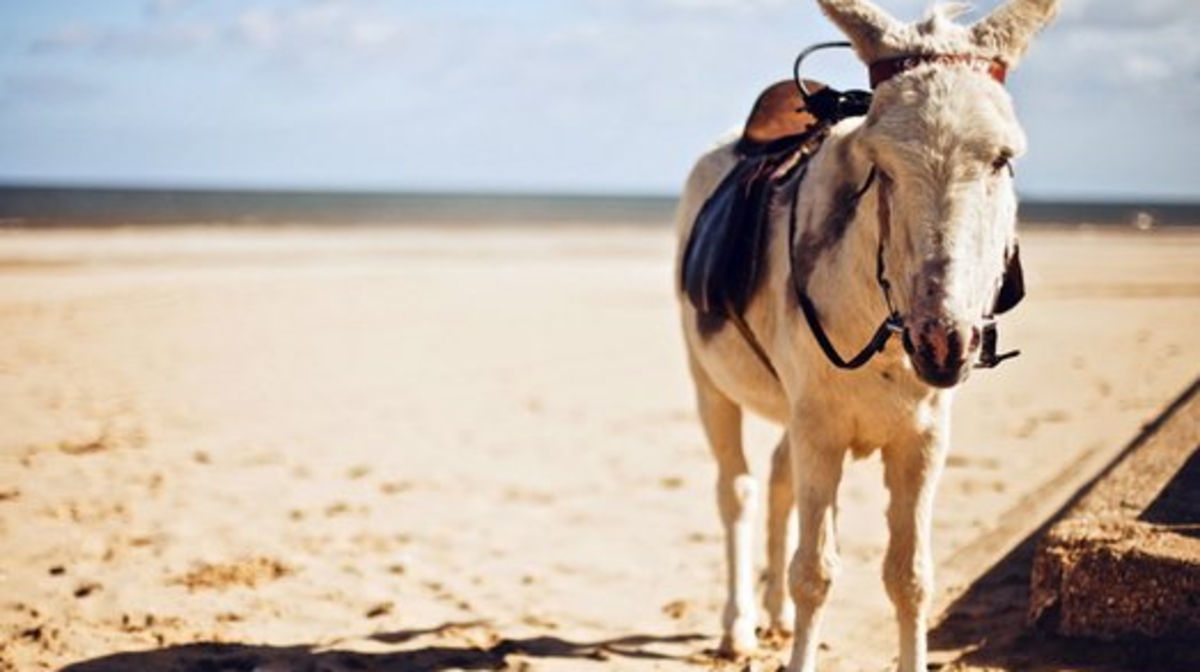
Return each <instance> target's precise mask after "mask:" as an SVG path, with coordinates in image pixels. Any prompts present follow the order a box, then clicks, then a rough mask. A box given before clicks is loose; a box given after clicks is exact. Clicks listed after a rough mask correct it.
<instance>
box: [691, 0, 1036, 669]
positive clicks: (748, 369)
mask: <svg viewBox="0 0 1200 672" xmlns="http://www.w3.org/2000/svg"><path fill="white" fill-rule="evenodd" d="M818 3H819V5H820V6H821V8H822V10H823V11H824V13H825V14H826V15H827V16H828V17H829V18H830V19H831V20H832V21H833V23H834V24H836V25H837V26H838V28H839V29H841V31H842V32H844V33H845V34H846V36H847V37H848V38H849V40H850V43H851V45H852V46H853V48H854V51H855V53H856V54H857V55H858V57H859V58H860V59H861V60H862V61H863V62H864V63H865V64H866V65H868V66H870V67H871V72H872V80H873V82H872V84H873V87H874V94H873V98H872V99H871V101H870V106H869V109H868V110H867V111H866V114H865V116H856V117H850V118H846V119H842V120H839V121H837V123H834V124H830V125H829V126H828V127H827V128H826V129H825V132H824V134H823V138H822V140H821V142H820V143H819V145H817V146H815V147H814V149H813V151H812V152H811V156H810V157H809V158H808V159H807V163H806V165H805V166H804V167H803V169H802V170H801V171H800V173H801V175H800V176H797V177H793V178H789V179H792V180H796V181H798V182H797V183H796V186H795V188H794V189H787V188H784V189H779V190H778V191H777V192H776V194H775V196H774V197H772V198H770V199H768V204H767V205H766V206H764V207H766V214H765V215H764V217H765V220H766V224H765V229H763V230H764V231H765V233H764V234H763V242H762V244H761V245H759V246H758V247H757V249H756V250H754V251H753V253H754V254H756V255H758V256H757V257H756V263H758V265H759V266H760V267H761V269H762V271H761V279H760V280H759V281H757V282H756V284H755V285H754V286H753V287H752V292H751V293H750V294H749V296H748V298H747V300H746V302H745V305H744V306H742V307H739V309H738V310H737V311H735V312H736V314H735V315H732V316H730V319H723V320H713V319H711V317H712V315H710V314H707V313H706V311H705V310H702V309H701V308H698V307H696V306H695V305H693V304H694V303H695V302H694V301H689V300H688V295H687V292H686V290H685V289H684V287H683V286H681V287H680V299H681V300H680V303H681V312H682V323H683V331H684V336H685V341H686V345H687V352H688V363H689V368H690V371H691V375H692V378H693V380H694V383H695V389H696V397H697V404H698V409H699V415H700V419H701V422H702V424H703V428H704V431H705V434H706V437H707V439H708V442H709V444H710V446H711V449H712V452H713V455H714V456H715V458H716V462H717V471H718V473H717V484H716V490H717V503H718V509H719V512H720V517H721V521H722V523H723V526H724V528H725V535H726V541H725V552H726V562H727V565H728V567H727V569H728V589H729V592H728V600H727V602H726V605H725V608H724V612H723V616H722V625H723V638H722V642H721V647H722V649H723V650H724V651H725V652H727V653H731V654H740V653H746V652H749V651H751V650H753V649H754V648H755V647H756V645H757V640H756V626H757V624H758V623H757V620H758V619H757V615H756V610H755V598H754V576H753V573H752V560H753V558H752V556H753V554H752V551H751V542H752V532H751V522H752V518H753V517H754V513H755V510H756V508H757V499H758V497H759V492H758V487H757V485H756V482H755V480H754V479H753V478H752V477H751V475H750V474H749V470H748V467H747V462H746V459H745V455H744V453H743V448H742V436H741V422H742V414H743V410H749V411H751V412H754V413H756V414H758V415H761V416H763V417H764V418H767V419H768V420H771V421H774V422H777V423H779V424H780V425H782V426H783V428H784V430H785V433H784V435H783V438H782V439H781V441H780V443H779V445H778V447H777V448H776V449H775V452H774V454H773V458H772V466H771V474H770V482H769V488H768V492H767V495H766V499H767V505H768V512H767V572H766V587H765V596H764V602H765V607H766V610H767V614H768V618H769V627H770V628H771V629H772V630H776V631H779V632H782V633H784V634H787V633H794V641H793V650H792V657H791V662H790V664H789V666H788V670H790V671H793V672H795V671H802V672H812V671H813V670H814V669H815V665H816V663H815V660H816V653H817V649H818V643H819V639H818V637H819V635H818V630H819V626H820V623H821V619H822V613H823V610H824V605H825V603H826V597H827V595H828V592H829V589H830V586H831V584H832V582H833V580H834V578H835V576H836V574H837V572H838V566H839V558H838V551H837V542H836V539H835V537H836V520H835V518H836V516H835V509H836V496H837V490H838V484H839V481H840V480H841V476H842V469H843V464H844V462H845V458H846V456H847V454H849V455H851V456H853V457H855V458H861V457H865V456H867V455H868V454H871V453H873V452H874V451H876V450H879V451H880V452H881V456H882V459H883V464H884V481H885V486H886V487H887V489H888V491H889V504H888V508H887V522H888V529H889V541H888V546H887V552H886V557H885V560H884V565H883V580H884V585H885V588H886V591H887V594H888V597H889V598H890V599H891V602H892V603H893V606H894V609H895V615H896V621H897V624H898V630H899V669H900V670H901V671H902V672H916V671H918V670H925V669H926V657H927V656H926V641H925V639H926V628H927V621H928V617H929V609H930V602H931V594H932V579H933V577H932V572H933V562H932V556H931V552H930V531H931V530H930V528H931V516H932V508H933V498H934V490H935V487H936V484H937V481H938V478H939V475H940V473H941V471H942V468H943V463H944V461H945V456H946V453H947V450H948V446H949V438H950V408H951V401H952V397H953V388H954V387H955V386H957V385H958V384H959V383H961V382H962V381H963V380H964V379H965V378H966V377H967V375H968V373H969V372H970V370H971V369H972V368H974V367H975V366H977V365H979V364H984V365H988V364H992V365H994V363H995V362H996V361H998V360H999V359H1001V358H1002V357H1000V358H998V357H996V356H995V354H994V342H993V345H992V346H991V347H990V348H989V346H988V344H987V340H988V337H989V336H991V337H992V338H993V341H994V333H995V332H994V323H992V314H993V312H994V309H995V308H998V306H997V305H996V304H997V303H998V302H999V301H1000V299H999V298H998V294H1003V293H1004V292H1003V290H1002V283H1004V282H1005V280H1004V279H1005V274H1006V270H1007V271H1009V272H1011V270H1012V267H1013V265H1014V261H1015V253H1016V244H1017V240H1016V196H1015V193H1014V188H1013V180H1012V173H1011V162H1012V161H1013V159H1015V158H1016V157H1018V156H1020V155H1021V154H1022V152H1023V151H1024V149H1025V145H1026V140H1025V137H1024V133H1023V131H1022V130H1021V127H1020V126H1019V124H1018V122H1017V119H1016V116H1015V114H1014V111H1013V106H1012V101H1011V99H1010V97H1009V95H1008V93H1007V92H1006V90H1005V88H1004V86H1003V78H1004V73H1005V72H1006V70H1009V69H1012V68H1014V67H1015V66H1016V65H1017V64H1018V61H1019V60H1020V58H1021V57H1022V56H1023V54H1024V52H1025V50H1026V48H1027V46H1028V44H1029V42H1030V40H1031V39H1032V38H1033V36H1034V34H1035V33H1036V32H1038V30H1040V29H1041V28H1042V27H1043V26H1044V25H1046V24H1047V23H1049V21H1050V20H1051V19H1052V18H1053V17H1054V15H1055V14H1056V12H1057V0H1008V2H1007V3H1006V4H1004V5H1003V6H1001V7H999V8H997V9H996V10H994V11H993V12H991V13H990V14H989V15H988V16H986V17H985V18H983V19H982V20H980V21H979V22H977V23H975V24H973V25H969V26H968V25H962V24H959V23H957V22H956V21H955V19H957V18H958V16H959V15H960V14H961V12H962V7H960V6H958V5H942V6H937V7H934V8H933V9H932V10H931V11H930V13H929V15H928V16H927V17H926V18H925V19H923V20H922V21H920V22H917V23H914V24H905V23H901V22H899V21H897V20H896V19H895V18H893V17H892V16H890V15H889V14H888V13H887V12H885V11H884V10H882V9H881V8H879V7H877V6H876V5H874V4H872V3H871V2H869V1H868V0H818ZM738 161H739V150H738V147H737V145H736V144H735V142H733V141H730V142H727V143H726V144H723V145H721V146H719V147H717V148H716V149H714V150H712V151H711V152H709V153H708V154H706V155H704V156H703V157H702V158H701V159H700V160H699V161H698V163H697V164H696V166H695V168H694V169H693V171H692V173H691V175H690V176H689V178H688V181H687V185H686V188H685V191H684V193H683V196H682V199H681V201H680V205H679V209H678V213H677V225H678V231H679V234H680V239H681V242H682V243H683V244H681V246H680V266H679V267H677V270H680V269H682V267H683V265H684V263H685V261H684V258H683V257H684V255H685V254H686V252H685V247H686V241H688V240H689V239H690V237H691V235H692V228H693V225H694V223H695V221H696V219H697V216H698V215H700V214H701V212H702V209H703V208H704V207H705V206H706V204H707V203H708V202H709V201H710V200H712V199H713V198H716V196H715V195H714V192H715V191H716V190H717V187H718V185H720V184H721V183H722V181H723V180H725V178H726V177H727V176H729V175H730V174H731V173H732V172H733V171H734V170H735V169H736V168H737V166H738ZM1017 268H1018V270H1019V266H1018V267H1017ZM684 272H685V273H686V270H684ZM1006 288H1007V287H1005V288H1004V289H1006ZM1018 298H1019V297H1018ZM884 316H889V317H888V319H887V320H886V321H885V323H884V325H883V326H881V327H879V328H878V329H877V325H879V320H880V318H881V317H884ZM731 326H737V327H738V328H737V329H734V328H731ZM989 331H990V332H991V333H990V334H989ZM892 332H896V333H897V334H898V335H899V336H900V338H898V339H896V338H892V339H889V338H888V336H889V334H890V333H892ZM873 333H874V334H875V335H876V338H875V341H874V342H873V344H874V346H875V347H874V348H873V349H871V350H870V351H869V352H868V351H867V350H864V353H865V355H866V356H865V357H863V356H860V357H859V358H856V359H857V360H864V361H856V362H854V364H855V365H858V368H850V366H849V365H847V363H846V362H845V361H843V360H840V358H839V356H838V353H839V352H844V351H845V349H848V348H851V347H854V346H855V344H858V343H864V342H867V341H868V340H869V339H870V338H871V335H872V334H873ZM897 341H899V342H897ZM981 344H982V345H981ZM988 359H990V361H984V360H988ZM793 507H795V509H796V513H797V516H796V518H797V522H798V531H799V535H798V537H799V542H800V543H799V545H798V547H797V548H796V550H795V552H794V554H793V555H792V556H791V564H790V569H789V570H788V571H787V572H785V567H786V566H787V563H788V555H789V550H790V549H789V543H788V541H787V539H788V536H789V535H788V529H787V528H788V525H789V524H788V521H789V518H790V516H791V513H792V510H793ZM785 577H786V578H785ZM789 594H790V598H791V599H790V600H789V599H788V598H789Z"/></svg>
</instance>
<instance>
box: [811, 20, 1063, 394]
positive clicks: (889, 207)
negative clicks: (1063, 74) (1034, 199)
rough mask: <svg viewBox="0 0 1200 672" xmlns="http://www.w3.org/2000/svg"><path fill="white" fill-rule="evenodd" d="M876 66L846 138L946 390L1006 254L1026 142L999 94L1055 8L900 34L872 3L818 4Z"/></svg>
mask: <svg viewBox="0 0 1200 672" xmlns="http://www.w3.org/2000/svg"><path fill="white" fill-rule="evenodd" d="M818 1H819V2H820V5H821V7H822V9H823V10H824V11H825V13H826V14H827V15H828V16H829V17H830V18H831V19H832V20H833V21H834V23H836V24H837V25H838V27H840V28H841V29H842V31H844V32H845V33H846V35H847V36H848V37H849V38H850V41H851V43H852V44H853V46H854V49H855V52H856V53H857V54H858V55H859V57H860V58H861V59H862V60H863V61H864V62H865V63H866V64H867V65H868V66H871V67H872V80H873V81H872V84H873V85H875V86H876V90H875V96H874V100H873V101H872V104H871V109H870V112H869V113H868V115H867V118H866V121H865V123H863V125H862V126H861V127H860V128H859V130H858V131H857V132H855V133H854V134H853V136H852V138H851V142H852V147H853V148H854V152H855V154H856V155H858V156H859V157H861V158H862V159H864V160H865V161H867V162H870V163H871V164H872V165H873V166H874V167H875V169H876V171H877V172H876V174H877V175H878V178H879V188H880V193H879V203H880V213H879V214H880V218H881V225H882V227H881V228H882V230H883V232H884V235H886V236H887V239H886V241H885V246H884V261H885V268H886V280H887V281H888V283H889V284H890V286H891V289H890V294H891V300H892V301H893V302H894V307H895V309H896V311H897V312H899V313H900V316H901V317H902V319H903V321H904V323H905V330H904V342H905V346H906V348H907V349H908V351H909V354H910V358H911V361H912V363H913V366H914V368H915V369H916V372H917V374H918V375H919V376H920V377H921V378H922V379H923V380H924V381H926V382H927V383H929V384H931V385H935V386H938V387H950V386H952V385H955V384H957V383H958V382H960V381H961V380H963V379H964V378H965V377H966V375H967V372H969V371H970V369H971V366H972V364H973V363H974V362H975V360H976V357H977V353H978V352H979V350H980V345H981V336H982V333H983V331H984V327H985V323H986V321H987V320H989V319H990V317H991V315H992V312H993V309H994V307H995V304H996V302H997V297H998V295H999V292H1000V286H1001V280H1002V277H1003V276H1004V273H1005V271H1006V267H1007V262H1008V261H1009V259H1010V257H1011V255H1013V254H1015V250H1016V248H1015V245H1016V209H1017V205H1016V196H1015V193H1014V190H1013V182H1012V167H1011V166H1012V164H1011V162H1012V160H1013V159H1015V158H1016V157H1018V156H1020V155H1021V154H1022V152H1023V151H1024V150H1025V135H1024V133H1023V131H1022V130H1021V127H1020V125H1019V124H1018V123H1017V119H1016V115H1015V114H1014V112H1013V107H1012V101H1011V99H1010V98H1009V96H1008V93H1007V92H1006V91H1005V89H1004V86H1003V84H1002V81H1003V78H1004V73H1005V71H1006V70H1008V69H1012V68H1014V67H1015V66H1016V65H1017V62H1018V61H1019V59H1020V58H1021V55H1022V54H1023V53H1024V52H1025V49H1026V47H1027V46H1028V44H1029V41H1030V39H1031V38H1032V37H1033V35H1034V33H1036V32H1037V30H1038V29H1039V28H1041V27H1042V26H1043V25H1045V24H1046V23H1047V22H1048V21H1049V20H1050V19H1051V18H1052V17H1053V16H1054V14H1055V11H1056V8H1057V0H1009V2H1008V3H1007V4H1005V5H1003V6H1002V7H1000V8H998V9H997V10H995V11H994V12H992V13H991V14H990V15H989V16H987V17H986V18H984V19H982V20H981V21H979V22H978V23H976V24H974V25H972V26H964V25H959V24H957V23H955V22H954V21H953V19H954V18H955V16H956V15H957V14H959V13H961V6H959V5H942V6H938V7H935V8H934V9H933V10H932V11H931V13H930V15H929V16H928V17H927V18H926V19H925V20H924V21H921V22H919V23H915V24H904V23H901V22H899V21H897V20H896V19H894V18H892V17H891V16H890V15H888V14H887V13H886V12H884V11H883V10H882V9H880V8H879V7H877V6H875V5H874V4H872V3H871V2H869V1H868V0H818Z"/></svg>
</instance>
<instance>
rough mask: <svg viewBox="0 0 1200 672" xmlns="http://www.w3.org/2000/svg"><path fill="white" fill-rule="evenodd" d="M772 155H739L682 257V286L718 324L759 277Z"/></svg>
mask: <svg viewBox="0 0 1200 672" xmlns="http://www.w3.org/2000/svg"><path fill="white" fill-rule="evenodd" d="M778 166H779V159H778V158H775V157H764V158H758V157H755V158H744V159H742V160H741V161H739V162H738V164H737V166H735V167H734V169H733V170H732V171H731V172H730V173H729V175H728V176H726V177H725V179H724V180H723V181H722V182H721V184H720V185H719V186H718V187H717V189H716V191H714V192H713V193H712V195H711V196H709V198H708V200H707V201H705V203H704V205H703V207H701V209H700V214H699V215H697V216H696V223H695V225H694V226H693V228H692V233H691V237H690V238H689V240H688V245H687V248H686V249H685V251H684V255H683V264H682V266H683V267H682V271H683V278H682V281H683V289H684V292H685V293H686V294H687V296H688V300H690V301H691V303H692V305H693V306H695V308H696V310H697V311H698V312H700V313H701V314H702V315H704V316H705V317H706V318H709V320H710V323H711V321H712V320H715V322H716V325H718V326H719V324H721V323H723V322H724V320H725V318H727V317H728V316H729V312H730V311H737V312H738V313H739V314H741V313H742V312H743V311H744V310H745V309H746V306H747V305H748V304H749V302H750V297H751V296H753V294H754V292H755V290H756V289H757V285H758V283H759V280H760V279H761V278H760V276H761V266H762V259H763V256H764V251H765V245H766V239H767V228H768V227H767V224H768V222H769V219H770V218H769V217H768V210H769V209H770V198H771V194H772V191H773V190H772V188H771V187H772V182H773V180H772V173H773V172H774V170H775V169H776V168H778Z"/></svg>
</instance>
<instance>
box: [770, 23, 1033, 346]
mask: <svg viewBox="0 0 1200 672" xmlns="http://www.w3.org/2000/svg"><path fill="white" fill-rule="evenodd" d="M850 46H851V44H850V43H849V42H823V43H821V44H816V45H813V46H811V47H809V48H807V49H805V50H804V51H802V52H800V55H799V56H797V57H796V61H795V64H794V65H793V67H792V77H793V79H794V80H795V82H796V88H797V89H798V90H799V92H800V97H801V98H802V99H803V100H804V105H805V109H806V110H808V111H810V112H811V113H812V114H813V116H815V117H816V118H817V120H818V122H819V123H820V124H822V125H823V126H824V127H825V128H829V127H831V126H833V125H834V124H836V123H838V122H839V121H842V120H843V119H846V118H847V117H856V116H863V115H865V114H866V113H867V111H868V110H869V109H870V106H871V99H872V94H871V93H870V92H868V91H859V90H849V91H837V90H834V89H833V88H832V87H826V88H824V89H821V90H820V91H817V92H810V91H809V90H808V88H807V87H806V86H805V85H804V80H803V78H801V77H800V66H801V64H802V63H803V62H804V59H805V58H807V57H808V56H809V55H811V54H813V53H814V52H817V51H820V50H823V49H833V48H848V47H850ZM925 64H954V65H965V66H967V67H970V68H972V69H975V70H978V71H980V72H985V73H986V74H988V75H989V76H990V77H992V78H993V79H995V80H996V81H997V82H999V83H1001V84H1003V83H1004V79H1005V74H1006V69H1005V66H1004V64H1003V63H1001V62H1000V61H998V60H995V59H988V58H984V57H981V56H974V55H971V54H930V55H913V56H901V57H898V58H890V59H885V60H881V61H876V62H875V63H872V64H871V65H870V81H871V88H872V89H874V88H876V87H878V86H879V85H880V84H882V83H883V82H886V81H887V80H889V79H891V78H892V77H895V76H896V75H899V74H901V73H904V72H907V71H909V70H912V69H913V68H916V67H918V66H920V65H925ZM877 173H878V170H877V169H876V167H875V166H874V165H872V166H871V172H870V173H869V174H868V175H867V179H866V181H865V182H864V183H863V185H862V187H860V188H859V189H858V190H856V191H855V193H854V194H853V195H852V196H851V198H850V200H851V201H852V202H853V204H854V205H856V206H857V204H858V202H859V201H860V200H862V197H863V196H865V195H866V193H867V192H868V191H869V190H870V189H871V187H872V186H874V185H875V182H876V178H877ZM801 182H802V179H801V178H800V177H798V178H797V179H796V183H795V184H796V186H795V189H794V193H793V200H792V208H791V217H790V220H789V232H788V241H789V245H790V246H794V245H795V244H796V225H797V221H796V220H797V217H798V215H797V210H798V209H799V200H800V199H799V196H800V184H801ZM879 204H880V206H879V207H880V212H879V244H878V247H877V249H876V253H875V281H876V283H877V284H878V285H879V289H880V292H881V293H882V294H883V299H884V302H885V303H886V304H887V309H888V315H887V317H886V318H884V320H883V322H882V323H880V325H879V327H878V328H877V329H876V330H875V334H874V335H873V336H872V337H871V340H870V341H869V342H868V343H867V344H866V346H864V347H863V348H862V350H860V351H859V352H858V354H857V355H855V356H854V357H852V358H850V359H849V360H846V359H844V358H843V357H842V356H841V354H840V353H839V352H838V351H837V348H835V347H834V345H833V342H832V341H831V340H830V339H829V335H828V334H827V333H826V332H825V329H824V328H823V327H822V326H821V319H820V315H819V313H818V312H817V308H816V305H815V304H814V303H813V300H812V298H811V297H810V296H809V295H808V289H807V287H805V286H801V283H800V280H799V277H798V276H797V274H796V270H795V263H796V254H795V250H794V249H793V250H792V251H791V252H789V254H788V257H789V260H790V263H791V264H792V273H791V275H792V286H793V289H794V290H795V293H796V300H797V302H798V303H799V304H800V310H801V312H803V313H804V319H805V321H807V322H808V326H809V329H810V330H811V331H812V334H813V337H814V338H815V339H816V341H817V345H819V346H820V348H821V351H822V352H823V353H825V357H826V358H827V359H828V360H829V362H830V363H831V364H833V365H834V366H835V367H837V368H839V369H858V368H860V367H862V366H863V365H865V364H866V363H867V362H869V361H871V358H873V357H874V356H875V355H876V354H878V353H880V352H883V350H884V348H885V347H887V343H888V341H889V340H890V339H891V337H892V335H893V334H901V335H902V334H903V333H904V329H905V323H904V318H903V317H902V316H901V315H900V312H899V311H898V310H897V309H896V306H895V303H894V302H893V301H892V293H891V283H890V282H888V279H887V273H886V268H885V264H884V248H885V244H886V242H887V239H888V238H889V237H890V234H891V218H890V216H889V205H888V201H887V200H886V194H884V193H882V192H881V193H880V194H879ZM1001 293H1002V290H1000V289H998V292H997V300H996V301H995V302H994V303H995V304H996V305H994V306H993V307H992V309H990V310H989V311H988V312H987V313H985V314H984V316H983V325H982V327H981V329H980V339H981V343H980V352H979V361H978V363H976V364H975V366H976V368H981V369H991V368H995V367H996V366H997V365H998V364H1000V363H1001V362H1003V361H1004V360H1007V359H1011V358H1013V357H1016V356H1017V355H1019V354H1021V353H1020V350H1013V351H1009V352H1005V353H1000V354H997V352H996V347H997V344H998V333H997V330H996V318H995V313H996V312H997V305H999V302H1000V298H999V295H1000V294H1001ZM904 345H905V349H906V350H907V351H908V352H909V353H910V354H911V351H912V346H911V343H910V342H909V341H908V339H904Z"/></svg>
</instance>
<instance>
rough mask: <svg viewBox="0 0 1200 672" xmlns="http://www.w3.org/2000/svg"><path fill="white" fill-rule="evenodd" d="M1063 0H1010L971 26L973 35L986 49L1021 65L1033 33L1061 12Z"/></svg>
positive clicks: (1006, 61)
mask: <svg viewBox="0 0 1200 672" xmlns="http://www.w3.org/2000/svg"><path fill="white" fill-rule="evenodd" d="M1058 2H1059V0H1008V2H1006V3H1005V4H1003V5H1001V6H1000V7H997V8H996V9H995V10H994V11H993V12H992V13H991V14H988V15H987V16H986V17H984V18H983V19H980V20H979V22H978V23H976V24H975V25H974V26H972V27H971V36H972V38H973V39H974V40H975V44H976V45H978V46H979V47H980V48H981V49H983V50H984V51H987V52H989V53H990V55H992V56H994V57H995V58H998V59H1000V60H1001V61H1004V63H1005V65H1007V66H1008V67H1009V68H1015V67H1017V63H1019V62H1020V60H1021V56H1023V55H1024V54H1025V49H1026V48H1028V47H1029V43H1030V41H1031V40H1033V35H1034V33H1036V32H1037V31H1039V30H1041V29H1042V28H1043V27H1044V26H1045V25H1046V24H1048V23H1050V21H1051V20H1053V19H1054V17H1055V15H1057V14H1058Z"/></svg>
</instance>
